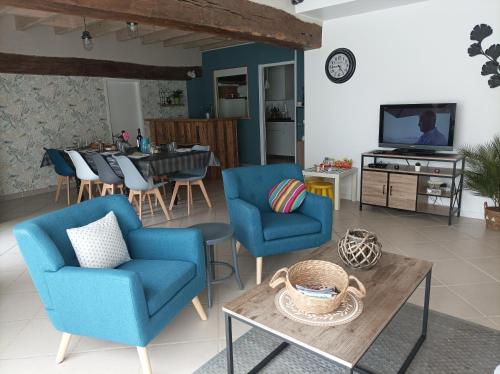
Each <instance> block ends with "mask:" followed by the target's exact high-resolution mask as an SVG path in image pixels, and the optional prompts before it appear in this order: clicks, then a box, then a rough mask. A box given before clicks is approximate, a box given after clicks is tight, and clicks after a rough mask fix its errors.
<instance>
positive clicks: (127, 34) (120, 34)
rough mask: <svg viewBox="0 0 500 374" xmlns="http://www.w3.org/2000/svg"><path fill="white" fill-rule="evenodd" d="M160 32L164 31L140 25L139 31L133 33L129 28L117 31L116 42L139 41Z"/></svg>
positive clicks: (155, 27)
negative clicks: (143, 37) (138, 39)
mask: <svg viewBox="0 0 500 374" xmlns="http://www.w3.org/2000/svg"><path fill="white" fill-rule="evenodd" d="M160 30H162V28H161V27H158V26H150V25H139V26H138V27H137V31H134V32H132V31H130V30H129V29H128V27H124V28H122V29H120V30H118V31H116V40H117V41H119V42H126V41H127V40H133V39H137V38H140V37H142V36H145V35H148V34H152V33H154V32H157V31H160Z"/></svg>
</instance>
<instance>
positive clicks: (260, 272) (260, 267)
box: [255, 257, 262, 284]
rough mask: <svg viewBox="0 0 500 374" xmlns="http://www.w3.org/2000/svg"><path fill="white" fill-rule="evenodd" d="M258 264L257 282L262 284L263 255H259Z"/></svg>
mask: <svg viewBox="0 0 500 374" xmlns="http://www.w3.org/2000/svg"><path fill="white" fill-rule="evenodd" d="M256 265H257V266H256V279H255V283H257V284H260V283H261V282H262V257H257V261H256Z"/></svg>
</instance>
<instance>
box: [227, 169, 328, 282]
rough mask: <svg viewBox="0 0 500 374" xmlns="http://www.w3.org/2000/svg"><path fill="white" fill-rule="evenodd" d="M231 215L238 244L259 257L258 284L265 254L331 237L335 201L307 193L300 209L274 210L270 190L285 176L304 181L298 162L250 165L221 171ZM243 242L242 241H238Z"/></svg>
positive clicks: (318, 243) (291, 249)
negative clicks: (333, 202)
mask: <svg viewBox="0 0 500 374" xmlns="http://www.w3.org/2000/svg"><path fill="white" fill-rule="evenodd" d="M222 176H223V179H224V194H225V195H226V202H227V206H228V211H229V219H230V221H231V224H232V225H233V227H234V232H235V238H236V240H238V244H237V245H238V246H240V245H241V244H242V245H243V246H244V247H245V248H246V249H248V250H249V251H250V253H251V254H252V255H253V256H255V257H256V258H257V260H256V263H257V264H256V265H257V284H260V282H261V278H262V257H264V256H271V255H275V254H280V253H286V252H292V251H296V250H299V249H306V248H313V247H317V246H320V245H321V244H323V243H325V242H327V241H329V240H331V238H332V219H333V216H332V202H331V200H330V199H328V198H326V197H322V196H318V195H314V194H311V193H307V196H306V199H305V200H304V202H303V203H302V205H301V206H300V208H299V209H297V210H296V211H294V212H292V213H289V214H280V213H275V212H274V211H273V210H271V208H270V206H269V202H268V193H269V190H270V189H271V188H272V187H273V186H274V185H275V184H276V183H278V182H281V181H282V180H283V179H287V178H292V179H298V180H302V181H303V176H302V170H301V168H300V166H299V165H295V164H276V165H266V166H251V167H241V168H235V169H226V170H223V171H222ZM239 243H241V244H239Z"/></svg>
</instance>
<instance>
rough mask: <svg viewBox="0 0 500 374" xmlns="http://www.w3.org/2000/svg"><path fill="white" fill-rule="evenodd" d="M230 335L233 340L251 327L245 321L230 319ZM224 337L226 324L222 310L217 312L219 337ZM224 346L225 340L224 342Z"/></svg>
mask: <svg viewBox="0 0 500 374" xmlns="http://www.w3.org/2000/svg"><path fill="white" fill-rule="evenodd" d="M231 327H232V335H233V341H234V340H236V339H238V338H239V337H240V336H242V335H244V334H246V333H247V332H248V331H250V330H251V329H252V327H251V326H250V325H248V324H246V323H243V322H240V321H238V320H236V319H234V318H233V319H231ZM225 338H226V324H225V319H224V313H223V312H222V310H220V312H219V339H225ZM224 346H225V342H224Z"/></svg>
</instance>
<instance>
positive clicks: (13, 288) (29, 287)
mask: <svg viewBox="0 0 500 374" xmlns="http://www.w3.org/2000/svg"><path fill="white" fill-rule="evenodd" d="M14 292H36V288H35V285H34V284H33V281H32V280H31V276H30V274H29V273H28V271H24V272H23V273H22V274H21V275H20V276H19V277H18V278H16V279H15V280H14V282H12V283H11V284H10V285H9V286H8V287H7V288H6V290H5V293H14Z"/></svg>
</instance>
